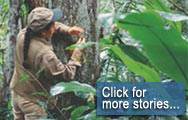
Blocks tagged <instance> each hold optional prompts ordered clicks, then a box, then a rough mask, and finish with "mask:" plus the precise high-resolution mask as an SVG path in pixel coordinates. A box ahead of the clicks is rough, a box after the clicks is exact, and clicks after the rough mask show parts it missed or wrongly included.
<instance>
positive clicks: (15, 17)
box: [0, 0, 22, 103]
mask: <svg viewBox="0 0 188 120" xmlns="http://www.w3.org/2000/svg"><path fill="white" fill-rule="evenodd" d="M9 5H10V9H9V17H8V24H7V26H8V29H7V38H6V39H7V40H6V42H7V43H6V45H7V48H6V52H5V55H6V56H5V62H4V63H5V66H4V71H3V88H2V89H1V96H0V98H1V102H2V100H3V101H4V102H5V103H7V102H8V100H9V99H10V90H9V84H10V81H11V78H12V74H13V71H14V48H15V45H16V36H17V33H18V31H19V30H20V29H21V28H22V26H21V25H22V24H21V13H20V12H21V11H20V7H21V0H9Z"/></svg>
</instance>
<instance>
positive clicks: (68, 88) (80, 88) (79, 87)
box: [50, 81, 96, 96]
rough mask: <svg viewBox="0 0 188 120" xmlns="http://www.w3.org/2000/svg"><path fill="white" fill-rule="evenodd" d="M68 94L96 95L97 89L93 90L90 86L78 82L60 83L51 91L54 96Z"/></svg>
mask: <svg viewBox="0 0 188 120" xmlns="http://www.w3.org/2000/svg"><path fill="white" fill-rule="evenodd" d="M67 92H87V93H93V94H94V95H96V89H95V88H93V87H92V86H90V85H88V84H85V83H79V82H77V81H72V82H60V83H58V84H56V85H55V86H54V87H53V88H52V89H51V91H50V93H51V95H52V96H55V95H58V94H60V93H67Z"/></svg>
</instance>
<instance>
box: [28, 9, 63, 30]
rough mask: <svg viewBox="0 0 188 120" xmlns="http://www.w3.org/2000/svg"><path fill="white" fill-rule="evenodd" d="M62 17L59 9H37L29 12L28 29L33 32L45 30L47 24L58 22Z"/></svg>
mask: <svg viewBox="0 0 188 120" xmlns="http://www.w3.org/2000/svg"><path fill="white" fill-rule="evenodd" d="M62 17H63V12H62V10H61V9H59V8H56V9H53V10H50V9H48V8H44V7H37V8H35V9H33V10H32V11H31V13H30V14H29V16H28V20H27V21H28V27H29V28H30V29H31V30H32V31H34V32H38V31H39V30H41V29H43V28H45V27H46V26H47V25H48V24H49V23H51V22H55V21H58V20H60V19H61V18H62Z"/></svg>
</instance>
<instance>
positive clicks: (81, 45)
mask: <svg viewBox="0 0 188 120" xmlns="http://www.w3.org/2000/svg"><path fill="white" fill-rule="evenodd" d="M95 44H96V43H95V42H87V43H82V44H73V45H70V46H68V47H66V50H74V49H75V48H79V49H84V48H87V47H89V46H92V45H95Z"/></svg>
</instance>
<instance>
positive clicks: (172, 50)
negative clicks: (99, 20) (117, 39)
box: [117, 12, 188, 85]
mask: <svg viewBox="0 0 188 120" xmlns="http://www.w3.org/2000/svg"><path fill="white" fill-rule="evenodd" d="M117 24H118V26H119V27H120V28H123V29H126V30H128V32H129V33H130V35H131V36H132V37H133V38H134V39H135V40H139V41H141V43H142V45H143V48H144V50H145V52H146V54H147V55H148V58H149V59H150V60H151V62H152V63H153V65H154V66H155V67H156V68H158V69H159V70H161V71H163V72H164V73H166V74H167V75H168V76H170V77H172V78H173V79H174V80H176V81H179V82H185V83H186V84H187V85H188V74H187V73H188V64H187V59H188V58H187V49H188V44H187V43H186V41H184V40H183V39H182V37H181V35H180V33H179V32H178V31H177V29H175V28H174V27H173V26H165V23H164V21H163V20H162V19H161V17H160V16H159V15H158V14H157V13H154V12H144V13H141V14H137V13H135V14H130V15H128V16H127V17H126V18H125V19H118V20H117Z"/></svg>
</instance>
